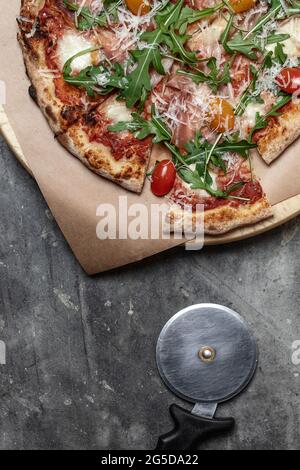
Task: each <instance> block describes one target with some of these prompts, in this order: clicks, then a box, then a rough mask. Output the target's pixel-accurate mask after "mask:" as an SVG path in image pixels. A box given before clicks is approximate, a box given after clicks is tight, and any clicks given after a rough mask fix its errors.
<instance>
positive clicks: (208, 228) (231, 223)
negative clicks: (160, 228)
mask: <svg viewBox="0 0 300 470" xmlns="http://www.w3.org/2000/svg"><path fill="white" fill-rule="evenodd" d="M272 215H273V211H272V207H271V206H270V204H269V202H268V200H267V198H266V197H265V196H264V197H262V198H261V199H259V200H258V201H256V202H255V203H253V204H244V205H240V206H238V207H231V206H220V207H217V208H215V209H210V210H207V211H205V212H204V233H205V234H208V235H220V234H222V233H226V232H229V231H230V230H233V229H235V228H238V227H242V226H245V225H252V224H255V223H257V222H259V221H261V220H264V219H267V218H269V217H272ZM167 223H168V224H169V225H170V226H171V229H172V230H173V231H174V229H175V227H176V228H178V227H195V226H196V224H200V223H203V213H195V212H189V211H184V210H183V209H181V208H180V206H177V205H176V204H173V205H172V206H171V208H170V211H169V213H168V214H167Z"/></svg>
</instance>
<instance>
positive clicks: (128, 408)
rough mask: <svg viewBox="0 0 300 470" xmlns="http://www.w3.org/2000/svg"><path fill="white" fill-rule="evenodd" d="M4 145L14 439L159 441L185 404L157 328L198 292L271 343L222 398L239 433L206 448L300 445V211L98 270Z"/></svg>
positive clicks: (14, 443)
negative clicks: (299, 357) (174, 406)
mask: <svg viewBox="0 0 300 470" xmlns="http://www.w3.org/2000/svg"><path fill="white" fill-rule="evenodd" d="M0 154H1V160H0V175H1V176H0V177H1V190H0V214H1V224H0V239H1V243H0V250H1V252H0V289H1V299H0V302H1V303H0V340H2V341H5V343H6V346H7V363H6V365H0V448H1V449H49V448H51V449H52V448H55V449H143V448H145V449H151V448H153V447H154V446H155V443H156V440H157V437H158V435H159V434H160V433H162V432H165V431H167V430H169V429H170V426H171V423H170V419H169V415H168V405H169V404H171V403H172V402H174V401H176V402H177V403H180V400H177V399H175V398H174V397H173V396H172V395H171V394H170V393H169V392H168V391H167V390H166V389H165V387H164V386H163V385H162V383H161V381H160V379H159V377H158V374H157V371H156V366H155V355H154V351H155V344H156V340H157V336H158V334H159V332H160V330H161V328H162V326H163V325H164V323H165V322H166V321H167V320H168V319H169V317H170V316H172V315H173V314H174V313H175V312H176V311H177V310H179V309H181V308H183V307H185V306H187V305H190V304H193V303H198V302H215V303H221V304H225V305H228V306H230V307H233V308H234V309H236V310H237V311H239V312H240V313H241V314H242V315H243V316H244V317H245V319H246V320H247V321H248V322H249V323H250V324H251V325H252V327H253V330H254V333H255V335H256V337H257V339H258V342H259V349H260V365H259V370H258V373H257V375H256V377H255V380H254V381H253V382H252V384H251V386H250V388H249V389H248V390H247V391H246V392H245V393H244V394H242V395H241V396H239V397H238V398H236V399H234V400H233V401H232V402H230V403H227V404H224V405H222V406H220V408H219V411H218V416H229V415H232V416H234V417H236V419H237V427H236V430H235V432H234V433H233V434H232V435H230V436H227V437H223V438H219V439H214V440H210V441H208V442H207V443H206V444H205V445H203V446H202V448H205V449H213V448H214V449H223V448H225V449H300V398H299V384H300V365H298V366H297V365H294V364H293V362H292V352H293V350H292V344H293V342H294V341H296V340H299V339H300V306H299V300H300V285H299V270H300V257H299V248H300V229H299V227H300V219H297V220H294V221H292V222H290V223H289V224H287V225H285V226H283V227H281V228H279V229H277V230H275V231H273V232H272V233H269V234H267V235H263V236H260V237H258V238H255V239H252V240H248V241H245V242H242V243H237V244H234V245H229V246H223V247H216V248H207V249H205V250H204V251H202V252H185V251H183V250H182V249H181V248H180V249H176V250H173V251H171V252H169V253H167V254H163V255H158V256H156V257H154V258H153V259H151V260H148V261H146V262H143V263H141V264H139V265H136V266H131V267H125V268H123V269H120V270H118V271H114V272H110V273H106V274H104V275H99V276H96V277H93V278H89V277H87V276H86V275H85V274H84V272H83V271H82V269H81V268H80V266H79V265H78V264H77V263H76V261H75V259H74V258H73V256H72V254H71V251H70V249H69V248H68V246H67V244H66V242H65V240H64V239H63V236H62V235H61V233H60V231H59V229H58V228H57V225H56V223H55V221H54V220H53V218H52V216H51V214H50V212H49V210H48V209H47V206H46V203H45V201H44V200H43V197H42V196H41V194H40V192H39V190H38V188H37V186H36V183H35V182H34V181H33V179H31V177H30V176H28V175H27V174H26V172H25V171H24V170H23V168H22V167H21V166H20V165H19V164H18V162H17V161H15V159H14V157H13V156H12V154H11V152H10V151H9V150H8V148H7V146H6V144H4V142H3V141H1V140H0ZM185 406H186V407H187V408H188V407H189V405H188V404H186V405H185Z"/></svg>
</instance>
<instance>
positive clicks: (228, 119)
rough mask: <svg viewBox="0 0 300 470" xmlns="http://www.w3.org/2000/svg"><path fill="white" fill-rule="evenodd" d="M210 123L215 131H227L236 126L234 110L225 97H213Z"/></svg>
mask: <svg viewBox="0 0 300 470" xmlns="http://www.w3.org/2000/svg"><path fill="white" fill-rule="evenodd" d="M210 107H211V110H210V123H209V127H210V129H212V130H213V131H218V132H227V131H231V130H232V129H233V128H234V110H233V107H232V106H231V104H230V103H228V101H226V100H224V99H223V98H213V99H212V101H211V102H210Z"/></svg>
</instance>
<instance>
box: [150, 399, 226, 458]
mask: <svg viewBox="0 0 300 470" xmlns="http://www.w3.org/2000/svg"><path fill="white" fill-rule="evenodd" d="M170 414H171V416H172V418H173V420H174V423H175V427H174V429H173V430H172V431H170V432H168V433H167V434H164V435H163V436H160V437H159V439H158V443H157V447H156V450H196V449H197V448H198V445H199V444H200V443H201V442H202V441H203V440H204V439H206V438H207V437H210V436H213V435H218V434H220V433H223V432H226V431H231V430H232V429H233V427H234V424H235V421H234V419H233V418H225V419H216V418H214V419H210V418H202V417H201V416H196V415H193V414H192V413H190V412H189V411H187V410H185V409H183V408H181V407H180V406H177V405H171V406H170Z"/></svg>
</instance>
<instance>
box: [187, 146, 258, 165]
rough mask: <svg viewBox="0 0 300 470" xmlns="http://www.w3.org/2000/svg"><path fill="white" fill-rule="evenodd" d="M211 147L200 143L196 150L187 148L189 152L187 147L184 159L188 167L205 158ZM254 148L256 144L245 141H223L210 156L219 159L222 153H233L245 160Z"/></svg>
mask: <svg viewBox="0 0 300 470" xmlns="http://www.w3.org/2000/svg"><path fill="white" fill-rule="evenodd" d="M189 145H190V144H189ZM212 147H213V145H212V144H210V143H209V142H207V141H204V142H202V144H201V145H200V146H198V148H196V147H195V148H194V150H193V151H191V150H192V149H191V147H189V150H188V147H186V149H187V150H188V155H187V156H186V158H185V162H186V163H187V164H188V165H191V164H193V163H197V161H201V160H202V159H203V158H204V157H205V155H206V154H207V153H208V152H210V151H211V149H212ZM256 147H257V146H256V144H254V143H250V142H248V141H247V140H241V141H238V142H231V141H229V140H224V141H223V142H221V143H220V144H217V145H216V146H215V148H214V149H213V153H212V156H215V157H216V158H220V157H222V155H224V153H227V152H234V153H238V154H239V155H241V156H242V157H244V158H247V157H248V152H249V150H251V149H254V148H256ZM217 166H218V165H217Z"/></svg>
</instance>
